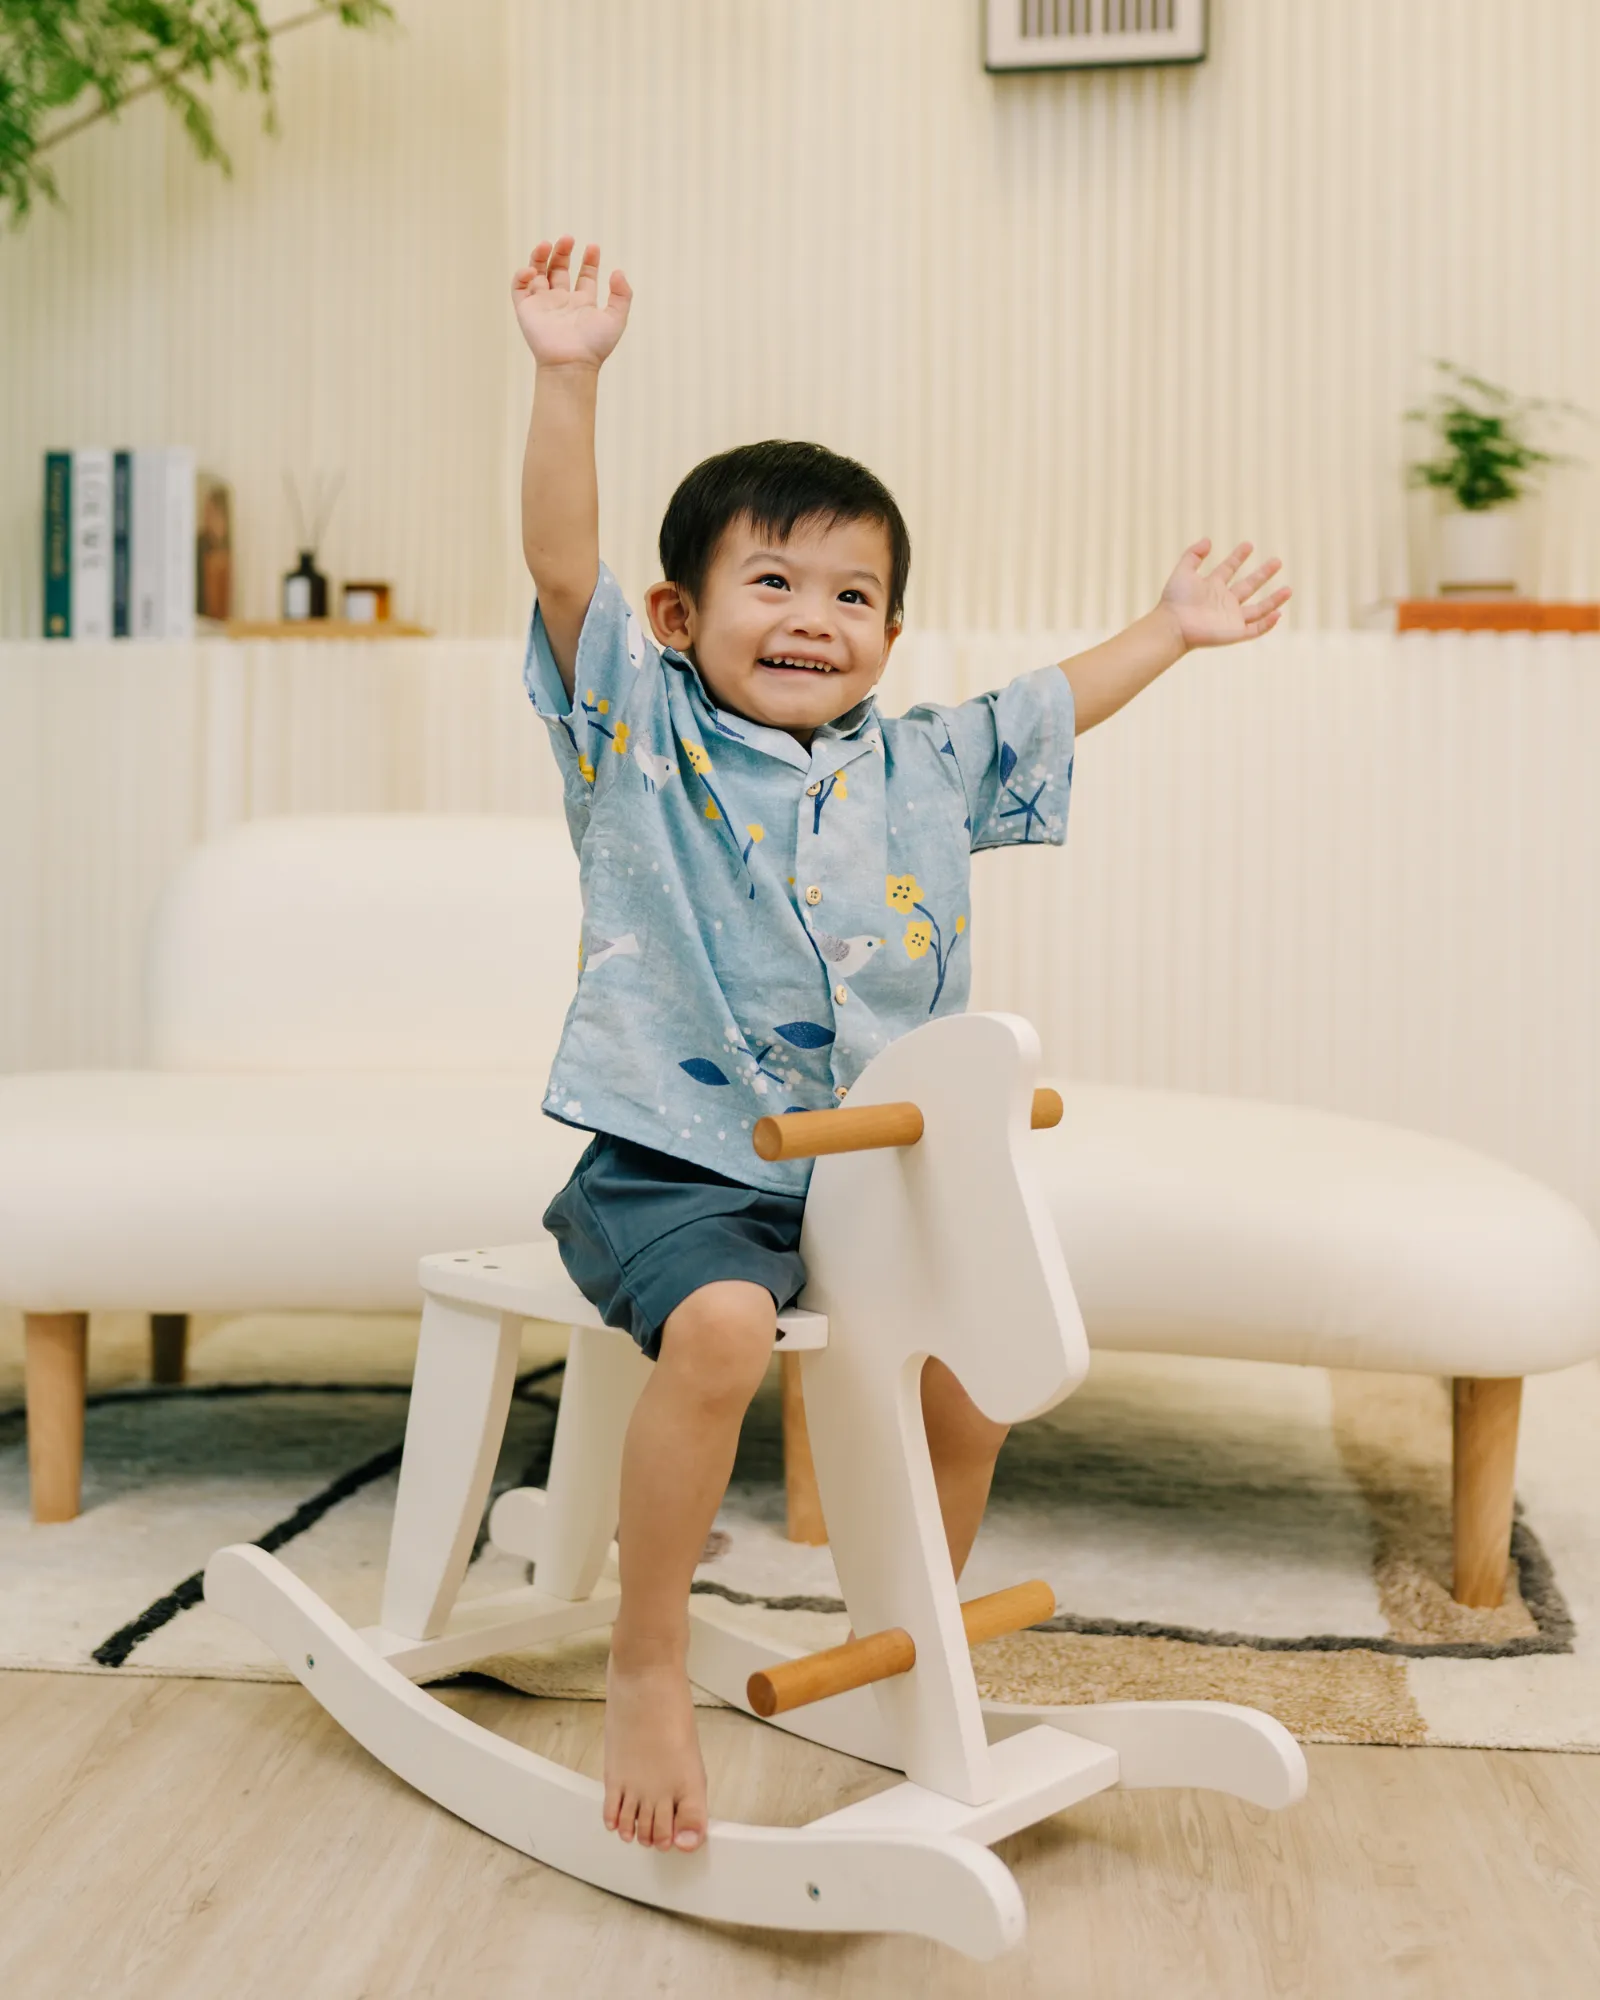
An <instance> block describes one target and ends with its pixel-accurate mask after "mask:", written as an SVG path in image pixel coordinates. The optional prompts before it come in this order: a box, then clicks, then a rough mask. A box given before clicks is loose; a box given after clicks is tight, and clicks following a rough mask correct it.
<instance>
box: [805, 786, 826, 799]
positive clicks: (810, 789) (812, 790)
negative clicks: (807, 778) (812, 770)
mask: <svg viewBox="0 0 1600 2000" xmlns="http://www.w3.org/2000/svg"><path fill="white" fill-rule="evenodd" d="M821 790H822V787H821V786H820V785H807V786H806V797H807V798H808V799H814V798H815V797H816V796H817V794H818V793H819V792H820V791H821Z"/></svg>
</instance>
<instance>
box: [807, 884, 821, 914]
mask: <svg viewBox="0 0 1600 2000" xmlns="http://www.w3.org/2000/svg"><path fill="white" fill-rule="evenodd" d="M806 901H807V902H808V903H809V904H810V905H811V907H812V909H815V908H816V907H817V905H818V903H820V902H821V901H822V891H821V890H820V889H819V888H818V887H817V885H816V883H815V882H813V883H812V885H811V887H810V888H809V889H808V890H807V891H806Z"/></svg>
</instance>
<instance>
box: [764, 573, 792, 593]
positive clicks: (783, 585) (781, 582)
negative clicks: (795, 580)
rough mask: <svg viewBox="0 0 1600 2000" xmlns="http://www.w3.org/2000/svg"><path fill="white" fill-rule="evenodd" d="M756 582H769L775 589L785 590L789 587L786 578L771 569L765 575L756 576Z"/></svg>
mask: <svg viewBox="0 0 1600 2000" xmlns="http://www.w3.org/2000/svg"><path fill="white" fill-rule="evenodd" d="M756 582H757V583H770V584H771V585H772V586H773V587H774V589H776V590H787V589H788V588H789V584H788V579H787V578H785V577H781V576H778V575H776V574H775V573H774V572H772V571H768V573H767V574H766V575H765V576H758V577H757V578H756Z"/></svg>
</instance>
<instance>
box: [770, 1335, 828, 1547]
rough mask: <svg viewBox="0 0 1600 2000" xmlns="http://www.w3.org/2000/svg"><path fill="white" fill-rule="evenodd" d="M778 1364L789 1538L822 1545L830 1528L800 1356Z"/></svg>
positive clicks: (781, 1358)
mask: <svg viewBox="0 0 1600 2000" xmlns="http://www.w3.org/2000/svg"><path fill="white" fill-rule="evenodd" d="M778 1367H779V1369H780V1370H781V1372H782V1375H783V1490H784V1497H785V1499H786V1500H787V1502H788V1513H789V1526H788V1532H789V1540H790V1541H791V1542H809V1543H810V1544H811V1546H812V1547H813V1548H820V1547H821V1546H822V1544H823V1543H824V1542H825V1541H826V1540H827V1539H828V1530H827V1525H826V1523H825V1522H824V1521H823V1518H822V1495H821V1494H820V1493H819V1492H818V1491H817V1468H816V1466H815V1465H814V1464H813V1463H812V1459H811V1433H810V1431H809V1430H807V1428H806V1405H805V1398H804V1396H803V1394H802V1393H801V1389H800V1357H799V1355H798V1354H783V1355H780V1356H779V1357H778Z"/></svg>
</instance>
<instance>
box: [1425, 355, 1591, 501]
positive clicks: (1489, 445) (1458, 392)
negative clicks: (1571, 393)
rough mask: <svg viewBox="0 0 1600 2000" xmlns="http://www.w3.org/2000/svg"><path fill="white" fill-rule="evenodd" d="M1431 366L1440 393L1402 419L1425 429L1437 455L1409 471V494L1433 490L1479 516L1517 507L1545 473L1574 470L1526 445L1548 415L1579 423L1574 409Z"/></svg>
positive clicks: (1450, 367)
mask: <svg viewBox="0 0 1600 2000" xmlns="http://www.w3.org/2000/svg"><path fill="white" fill-rule="evenodd" d="M1434 366H1435V368H1437V369H1438V371H1439V373H1440V375H1441V376H1442V377H1443V378H1444V384H1443V386H1442V387H1441V388H1440V389H1439V390H1438V391H1437V392H1436V393H1435V394H1434V396H1433V397H1432V398H1431V399H1430V400H1429V401H1428V402H1427V403H1425V404H1423V405H1422V406H1421V407H1420V408H1418V409H1415V410H1407V411H1406V419H1407V421H1408V422H1410V423H1419V424H1426V425H1428V426H1429V428H1430V429H1431V430H1432V431H1433V433H1434V435H1435V437H1436V438H1437V440H1438V442H1439V444H1440V446H1441V447H1442V449H1441V450H1440V452H1439V454H1438V456H1437V457H1435V458H1428V459H1422V460H1419V461H1418V462H1416V463H1415V464H1413V465H1412V466H1411V468H1410V475H1411V483H1412V485H1413V486H1434V487H1438V488H1440V489H1442V490H1443V491H1446V492H1448V493H1450V494H1451V495H1452V496H1453V497H1454V499H1455V503H1456V505H1457V506H1458V507H1461V508H1464V509H1465V510H1466V511H1467V512H1468V513H1473V514H1477V513H1482V512H1483V511H1485V510H1486V509H1487V508H1490V507H1505V506H1508V505H1509V504H1510V503H1511V502H1512V501H1514V500H1520V499H1521V498H1522V496H1523V494H1524V493H1526V492H1527V491H1528V490H1529V488H1530V487H1531V486H1532V485H1533V484H1534V482H1535V481H1536V480H1537V478H1538V477H1539V474H1540V472H1541V471H1542V470H1543V468H1544V467H1545V466H1547V465H1570V464H1572V463H1573V462H1574V461H1573V460H1572V459H1570V458H1567V457H1565V456H1564V455H1562V454H1560V453H1556V452H1548V451H1541V450H1540V449H1539V448H1538V447H1537V446H1536V445H1535V444H1534V443H1533V441H1532V437H1531V431H1532V429H1533V427H1534V425H1535V424H1536V423H1537V422H1538V421H1539V420H1540V419H1541V418H1543V417H1544V416H1545V415H1546V414H1547V413H1549V412H1551V411H1560V412H1561V413H1563V414H1564V415H1569V416H1576V415H1581V414H1582V412H1580V411H1578V410H1577V409H1576V408H1575V406H1574V405H1573V404H1571V403H1549V402H1545V401H1544V400H1542V399H1541V398H1539V397H1518V396H1513V395H1512V394H1511V392H1510V391H1509V390H1508V389H1500V388H1497V387H1496V386H1495V384H1494V383H1493V382H1485V381H1484V379H1483V377H1482V376H1481V375H1473V374H1469V373H1468V371H1467V370H1466V369H1465V368H1458V367H1456V366H1455V364H1454V363H1453V362H1450V361H1436V362H1435V363H1434Z"/></svg>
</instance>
